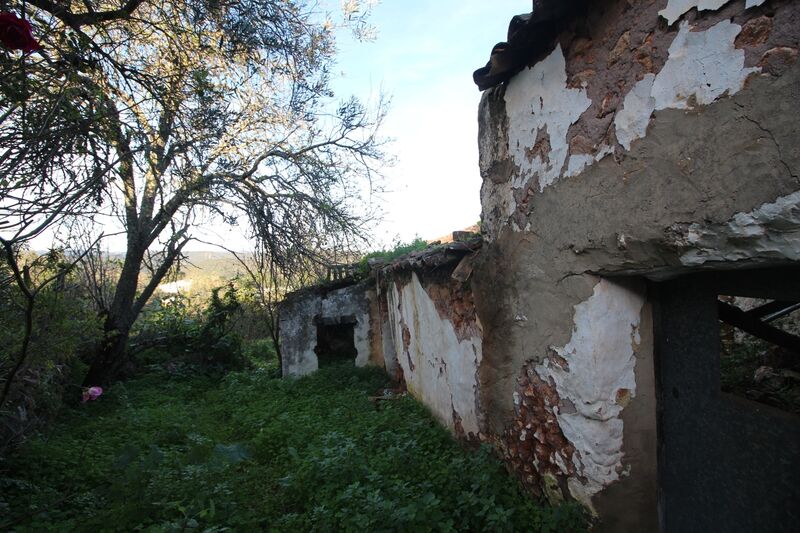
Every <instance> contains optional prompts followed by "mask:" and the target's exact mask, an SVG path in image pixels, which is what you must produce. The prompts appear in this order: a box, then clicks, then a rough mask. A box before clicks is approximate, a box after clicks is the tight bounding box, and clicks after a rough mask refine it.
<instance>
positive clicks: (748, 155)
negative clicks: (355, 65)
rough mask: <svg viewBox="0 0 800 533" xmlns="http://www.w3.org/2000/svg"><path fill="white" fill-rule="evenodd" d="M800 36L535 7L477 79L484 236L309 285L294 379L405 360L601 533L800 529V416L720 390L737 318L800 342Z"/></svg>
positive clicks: (795, 7) (630, 5)
mask: <svg viewBox="0 0 800 533" xmlns="http://www.w3.org/2000/svg"><path fill="white" fill-rule="evenodd" d="M798 49H800V2H797V1H791V0H731V1H726V0H652V1H648V0H641V1H636V0H607V1H603V0H594V1H567V0H535V1H534V2H533V6H532V12H531V13H530V14H526V15H521V16H517V17H514V18H513V19H512V22H511V25H510V27H509V34H508V36H507V41H506V42H504V43H501V44H498V45H497V46H495V48H494V50H492V53H491V59H490V61H489V63H488V64H487V66H486V67H484V68H482V69H479V70H478V71H476V72H475V81H476V83H477V84H478V86H479V88H480V89H481V90H483V91H484V92H483V97H482V100H481V104H480V108H479V110H478V120H479V125H480V133H479V139H478V146H479V151H480V171H481V176H482V177H483V185H482V187H481V191H480V195H481V203H482V227H481V230H482V239H472V240H469V239H467V240H462V241H460V242H454V243H450V244H446V245H441V246H439V247H434V248H432V249H430V250H427V251H424V252H417V253H415V254H411V255H410V256H408V257H405V258H401V259H399V260H397V261H394V262H392V263H390V264H386V265H379V266H376V267H375V268H373V270H372V273H371V275H370V276H369V277H368V278H367V279H366V280H363V281H361V282H359V283H353V282H350V283H348V282H347V281H343V282H339V283H337V284H333V285H327V286H321V287H314V288H309V289H305V290H304V291H300V292H298V293H295V294H293V295H290V296H289V297H288V298H287V301H286V302H285V304H284V306H283V308H282V313H281V328H282V335H283V350H282V351H283V357H284V361H283V364H284V373H285V375H287V376H297V375H302V374H306V373H309V372H312V371H314V370H315V369H316V368H317V366H318V364H319V361H320V358H323V359H324V358H325V357H327V356H329V355H330V354H333V353H338V354H339V355H340V356H344V357H351V358H353V359H354V360H355V361H356V363H357V364H368V363H372V364H377V365H382V366H384V367H385V368H386V369H387V371H388V372H389V373H390V375H393V376H396V377H399V378H401V379H402V380H403V381H404V382H405V383H406V385H407V387H408V390H409V391H410V393H412V394H413V395H414V396H416V397H417V398H419V399H420V400H421V401H422V402H424V403H425V404H426V405H428V406H429V407H430V408H431V410H432V412H433V413H434V414H435V415H436V416H437V417H438V418H439V419H440V420H441V421H442V423H443V424H445V425H447V426H448V427H449V428H450V429H451V430H452V431H453V432H454V433H455V434H456V435H458V436H460V437H462V438H465V439H474V440H479V441H482V442H487V443H490V444H492V445H493V446H494V447H495V448H496V449H497V451H498V453H499V454H500V455H502V457H503V458H504V459H505V461H506V462H507V464H508V465H509V467H510V469H511V470H512V471H513V472H515V473H516V474H517V476H518V477H519V479H520V480H522V482H523V483H524V484H525V485H526V487H527V488H528V489H529V490H531V491H532V492H533V493H534V494H538V495H542V496H544V497H547V498H548V499H549V500H551V501H560V500H563V499H573V500H578V501H580V502H582V503H583V504H584V505H585V506H586V507H587V508H588V509H590V510H591V512H593V513H594V514H595V515H596V516H597V517H598V521H599V522H598V526H597V529H598V530H606V531H658V530H661V531H670V532H672V531H680V532H684V531H790V530H792V531H793V530H795V528H796V527H797V524H798V523H800V505H798V502H800V483H799V480H800V446H798V442H800V418H798V416H797V414H795V413H791V412H786V411H785V410H781V409H777V408H775V407H774V406H772V405H765V404H764V403H758V402H755V401H752V399H747V398H740V397H737V396H734V395H732V394H728V393H726V392H723V391H722V390H721V385H720V381H721V377H720V376H721V374H720V373H721V370H720V369H721V359H720V332H721V328H720V319H722V320H723V321H724V322H726V323H728V324H734V325H736V326H737V327H739V328H743V329H745V330H747V331H748V332H749V333H753V334H754V335H756V336H757V337H759V338H762V339H768V340H769V341H770V342H773V343H775V344H776V346H778V347H780V348H781V349H789V351H791V350H793V349H794V350H795V351H794V356H795V357H800V355H798V352H800V350H797V346H799V345H798V344H796V343H797V342H798V338H797V336H796V335H793V334H791V333H787V332H784V331H782V330H778V328H775V327H773V326H771V325H770V324H769V323H768V320H769V319H770V318H771V317H775V316H778V315H780V316H784V315H787V314H789V313H791V312H792V310H793V309H797V305H796V304H797V302H800V264H798V261H800V62H798V60H797V58H798ZM476 194H477V191H476ZM737 298H739V299H742V300H741V301H744V299H749V301H751V302H755V303H754V304H753V305H751V306H750V308H749V309H743V308H740V307H737V306H735V305H732V304H730V303H726V302H734V303H736V302H737V300H736V299H737ZM723 336H724V335H723ZM338 345H342V346H346V347H347V348H346V349H341V350H340V349H338V348H336V346H338ZM347 349H349V350H350V352H347ZM796 363H797V359H794V362H793V363H790V364H796ZM759 370H760V369H759Z"/></svg>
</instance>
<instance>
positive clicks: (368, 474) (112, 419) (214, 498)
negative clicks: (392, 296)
mask: <svg viewBox="0 0 800 533" xmlns="http://www.w3.org/2000/svg"><path fill="white" fill-rule="evenodd" d="M385 382H386V377H385V375H384V374H383V373H382V372H380V371H378V370H374V369H355V368H353V367H352V366H348V365H345V366H341V365H339V366H335V367H329V368H326V369H323V370H320V371H319V372H317V373H316V374H315V375H313V376H311V377H307V378H303V379H299V380H280V379H276V378H274V372H273V371H271V370H270V369H268V368H262V369H260V370H255V371H253V370H250V371H248V372H234V373H230V374H228V375H227V376H226V377H225V378H223V379H222V380H219V379H214V378H211V377H206V376H203V375H202V374H199V373H196V372H193V371H191V370H189V369H187V368H186V367H181V366H179V367H172V368H171V372H168V371H166V370H158V371H155V370H154V371H152V372H150V373H148V374H145V375H143V376H141V377H139V378H136V379H133V380H130V381H128V382H125V383H121V384H117V385H115V386H113V387H111V388H110V389H109V390H108V391H106V394H104V395H103V396H102V397H101V398H100V399H99V400H97V401H96V402H88V403H86V404H83V405H80V406H78V407H75V408H72V409H69V410H68V411H67V412H66V413H65V414H64V415H62V416H61V417H60V419H59V420H58V421H57V422H56V423H55V424H54V425H53V426H51V428H50V429H49V430H48V431H47V432H46V433H45V434H43V435H41V436H38V437H36V438H34V439H32V440H30V441H29V442H27V443H26V444H25V445H23V446H22V447H21V448H20V449H18V450H17V451H15V452H14V453H13V454H11V455H10V456H9V457H7V458H6V459H5V460H4V461H3V462H2V463H0V468H2V472H0V530H3V529H10V530H16V531H37V532H39V531H59V532H60V531H117V530H118V531H135V530H141V531H209V532H210V531H259V530H271V531H291V532H297V531H359V532H368V531H415V532H416V531H560V532H561V531H564V532H566V531H580V530H582V529H584V524H583V522H582V518H581V515H580V512H579V511H578V509H577V508H576V507H574V506H562V507H559V508H549V507H546V506H540V505H538V504H536V503H535V502H533V501H532V500H530V499H528V498H527V497H526V496H524V495H523V494H522V493H521V492H520V490H519V488H518V485H517V483H516V482H515V481H514V480H513V479H512V478H510V477H509V476H508V475H507V474H506V472H505V471H504V470H503V468H502V466H501V464H500V463H499V462H498V461H497V460H496V459H495V458H494V457H493V456H492V455H491V454H490V453H489V451H488V450H486V449H480V450H478V451H477V452H472V451H468V450H465V449H463V447H462V446H461V445H459V444H458V443H457V442H455V441H454V440H453V439H452V438H451V437H450V435H449V434H448V433H447V432H446V431H445V430H444V429H442V428H441V427H440V426H439V425H438V424H437V423H436V422H435V421H434V420H433V419H432V417H431V416H430V414H429V413H428V412H427V411H426V410H425V409H424V408H423V407H422V406H420V405H419V404H418V403H416V402H415V401H413V400H412V399H411V398H403V399H401V400H399V401H391V402H383V403H382V405H381V408H380V409H379V410H378V409H376V408H375V406H374V405H373V404H372V403H371V402H370V401H369V400H368V395H370V394H374V393H375V391H376V390H378V389H379V388H380V387H382V386H383V385H385Z"/></svg>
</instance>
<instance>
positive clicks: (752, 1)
mask: <svg viewBox="0 0 800 533" xmlns="http://www.w3.org/2000/svg"><path fill="white" fill-rule="evenodd" d="M765 1H766V0H747V1H746V2H745V3H744V8H745V9H750V8H751V7H756V6H760V5H761V4H763V3H764V2H765Z"/></svg>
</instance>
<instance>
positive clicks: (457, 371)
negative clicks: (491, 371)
mask: <svg viewBox="0 0 800 533" xmlns="http://www.w3.org/2000/svg"><path fill="white" fill-rule="evenodd" d="M388 298H389V320H390V322H391V325H392V329H393V330H394V331H393V334H392V338H393V339H394V342H395V351H396V353H397V362H398V364H399V365H400V366H401V367H402V369H403V376H404V377H405V380H406V385H407V386H408V390H409V391H410V392H411V393H412V394H413V395H414V396H415V397H416V398H417V399H419V400H420V401H421V402H422V403H424V404H425V405H427V406H428V407H429V408H430V409H431V411H432V412H433V413H434V414H435V415H436V417H437V418H439V420H441V421H442V422H443V423H444V424H446V425H447V427H449V428H450V429H453V428H454V420H453V418H454V416H456V415H457V416H458V417H459V418H460V419H461V426H462V428H463V429H464V431H465V432H466V433H473V434H476V435H477V434H478V430H479V425H478V408H477V406H478V365H479V364H480V361H481V357H482V351H481V338H480V337H479V336H477V337H472V338H469V339H464V340H461V341H459V340H458V337H457V336H456V332H455V328H454V327H453V324H452V323H451V322H450V321H449V320H443V319H442V318H441V317H440V316H439V313H438V311H437V310H436V305H435V304H434V303H433V300H431V298H430V296H428V293H427V292H425V289H424V288H423V287H422V285H421V284H420V282H419V279H418V278H417V275H416V274H413V273H412V275H411V281H410V282H408V283H407V284H405V285H404V286H403V287H402V289H400V290H398V289H397V285H396V284H392V288H391V290H390V291H389V294H388ZM403 325H405V327H407V328H408V330H409V334H410V342H409V346H408V349H407V350H406V349H404V347H403V331H402V328H403Z"/></svg>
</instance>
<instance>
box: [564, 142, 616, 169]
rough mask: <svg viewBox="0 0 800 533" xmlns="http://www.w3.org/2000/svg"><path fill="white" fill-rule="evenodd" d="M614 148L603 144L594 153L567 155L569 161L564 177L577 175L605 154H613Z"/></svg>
mask: <svg viewBox="0 0 800 533" xmlns="http://www.w3.org/2000/svg"><path fill="white" fill-rule="evenodd" d="M613 153H614V149H613V148H611V147H610V146H608V145H603V146H602V147H601V148H600V149H599V150H598V151H597V153H596V154H595V155H591V154H575V155H571V156H570V157H569V163H567V171H566V172H565V173H564V176H566V177H572V176H577V175H578V174H580V173H581V172H583V171H584V169H585V168H586V167H588V166H590V165H592V164H593V163H595V162H597V161H600V160H601V159H603V158H604V157H605V156H607V155H609V154H613Z"/></svg>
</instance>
